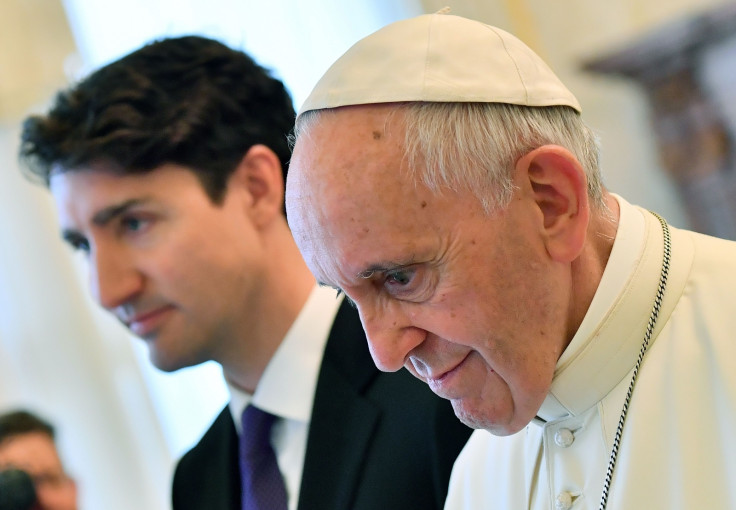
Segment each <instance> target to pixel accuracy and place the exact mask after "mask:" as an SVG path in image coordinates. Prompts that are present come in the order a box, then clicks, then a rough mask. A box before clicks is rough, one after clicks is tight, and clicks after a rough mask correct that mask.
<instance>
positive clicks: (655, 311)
mask: <svg viewBox="0 0 736 510" xmlns="http://www.w3.org/2000/svg"><path fill="white" fill-rule="evenodd" d="M652 214H653V215H654V216H655V217H656V218H657V219H658V220H659V223H661V224H662V233H663V234H664V257H663V260H662V273H661V274H660V276H659V286H658V287H657V295H656V297H655V298H654V306H653V307H652V313H651V314H650V315H649V323H648V324H647V331H646V333H645V334H644V343H643V344H642V346H641V349H640V350H639V358H638V359H637V360H636V365H634V374H633V375H632V376H631V382H630V383H629V390H628V391H627V392H626V400H625V401H624V407H623V409H622V410H621V417H620V418H619V420H618V426H617V427H616V435H615V436H614V438H613V448H612V449H611V457H610V458H609V460H608V468H606V479H605V482H604V483H603V493H602V494H601V504H600V506H599V507H598V508H599V510H605V509H606V504H607V503H608V493H609V491H610V489H611V479H612V478H613V469H614V468H615V467H616V457H617V456H618V448H619V445H620V444H621V434H622V433H623V430H624V421H626V413H628V411H629V404H630V403H631V395H632V394H633V393H634V384H635V383H636V376H637V375H638V374H639V368H640V367H641V362H642V360H643V359H644V354H645V353H646V352H647V349H648V348H649V341H650V340H651V338H652V332H653V331H654V325H655V324H656V323H657V317H658V316H659V310H660V309H661V307H662V298H663V297H664V289H665V287H666V286H667V276H668V275H669V272H670V256H671V254H672V244H671V240H670V229H669V227H668V226H667V222H666V221H664V219H662V217H661V216H660V215H659V214H657V213H654V212H653V213H652Z"/></svg>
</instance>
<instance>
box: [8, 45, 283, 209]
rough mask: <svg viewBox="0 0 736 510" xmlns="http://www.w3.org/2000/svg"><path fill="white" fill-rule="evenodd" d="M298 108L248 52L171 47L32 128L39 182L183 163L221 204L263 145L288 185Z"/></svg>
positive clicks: (97, 80) (23, 152) (87, 88)
mask: <svg viewBox="0 0 736 510" xmlns="http://www.w3.org/2000/svg"><path fill="white" fill-rule="evenodd" d="M294 118H295V112H294V107H293V102H292V99H291V97H290V95H289V93H288V92H287V90H286V88H285V87H284V85H283V83H281V81H279V80H277V79H275V78H274V77H272V76H271V74H270V72H269V71H267V70H266V69H264V68H263V67H261V66H259V65H258V64H256V63H255V62H254V61H253V59H251V58H250V57H249V56H248V55H246V54H245V53H243V52H241V51H236V50H233V49H231V48H229V47H227V46H225V45H224V44H222V43H220V42H217V41H214V40H212V39H207V38H204V37H199V36H186V37H178V38H170V39H163V40H159V41H156V42H153V43H150V44H148V45H146V46H143V47H142V48H140V49H139V50H137V51H135V52H133V53H130V54H129V55H127V56H125V57H123V58H121V59H119V60H117V61H115V62H113V63H111V64H109V65H107V66H105V67H103V68H101V69H99V70H97V71H96V72H94V73H92V74H91V75H89V76H88V77H87V78H85V79H84V80H82V81H81V82H79V83H78V84H76V85H75V86H73V87H71V88H70V89H68V90H65V91H62V92H60V93H59V94H58V95H57V96H56V99H55V102H54V104H53V106H52V108H51V109H50V111H49V112H48V113H47V114H46V115H39V116H31V117H29V118H27V119H26V120H25V121H24V123H23V131H22V135H21V146H20V157H21V159H22V160H23V161H24V162H25V163H26V166H27V168H28V170H30V172H31V173H30V175H29V177H31V178H37V179H39V178H40V180H41V181H42V182H44V183H45V184H46V185H47V186H48V184H49V177H50V175H51V173H52V172H65V171H70V170H72V171H77V170H84V169H85V168H87V167H91V166H92V165H97V164H103V165H106V166H107V167H109V168H110V169H112V170H113V171H115V172H119V173H120V174H132V173H144V172H148V171H151V170H153V169H155V168H157V167H159V166H161V165H163V164H166V163H174V164H178V165H182V166H185V167H188V168H189V169H191V170H192V171H193V172H194V173H195V174H196V175H197V176H198V177H199V179H200V182H201V183H202V185H203V187H204V189H205V191H206V192H207V194H208V195H209V196H210V198H211V199H212V201H213V202H216V203H217V202H220V200H221V199H222V195H223V194H224V190H225V187H226V185H227V180H228V177H229V176H230V174H231V173H232V172H233V171H234V170H235V168H236V166H237V164H238V163H239V162H240V160H241V159H242V157H243V156H244V155H245V153H246V152H247V151H248V149H249V148H250V147H251V146H253V145H255V144H264V145H266V146H268V147H269V148H270V149H271V150H273V151H274V152H275V153H276V155H277V156H278V157H279V159H280V160H281V165H282V168H283V172H284V179H285V178H286V170H287V166H288V162H289V157H290V150H289V146H288V142H287V136H288V134H289V132H290V131H291V129H292V126H293V124H294Z"/></svg>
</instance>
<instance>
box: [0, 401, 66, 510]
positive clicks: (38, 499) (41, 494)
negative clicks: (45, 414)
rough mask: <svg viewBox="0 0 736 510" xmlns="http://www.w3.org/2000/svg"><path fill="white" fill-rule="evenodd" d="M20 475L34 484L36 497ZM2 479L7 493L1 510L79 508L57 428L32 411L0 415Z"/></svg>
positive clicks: (1, 486) (1, 496)
mask: <svg viewBox="0 0 736 510" xmlns="http://www.w3.org/2000/svg"><path fill="white" fill-rule="evenodd" d="M20 472H24V473H26V474H27V475H28V476H29V477H30V480H32V482H33V488H34V489H35V497H34V495H33V491H31V490H29V489H28V487H27V486H26V485H25V480H26V478H25V477H23V475H21V474H20ZM3 475H5V476H3ZM0 477H2V478H3V482H2V483H1V484H0V492H6V493H5V494H0V510H10V509H11V508H12V509H13V510H22V509H23V508H25V509H28V510H30V509H34V510H76V508H77V486H76V483H75V481H74V480H73V479H72V478H71V477H70V476H69V475H68V474H67V472H66V470H65V469H64V465H63V463H62V461H61V457H60V456H59V452H58V450H57V448H56V442H55V431H54V427H53V426H52V425H51V424H50V423H49V422H47V421H46V420H44V419H42V418H40V417H38V416H37V415H35V414H33V413H31V412H29V411H26V410H16V411H11V412H7V413H4V414H2V415H0ZM34 500H35V501H34ZM3 506H7V508H3Z"/></svg>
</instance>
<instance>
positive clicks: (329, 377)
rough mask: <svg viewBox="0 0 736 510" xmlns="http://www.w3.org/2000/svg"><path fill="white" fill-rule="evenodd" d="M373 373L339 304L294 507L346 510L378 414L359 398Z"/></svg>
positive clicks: (353, 323)
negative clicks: (297, 498) (297, 502)
mask: <svg viewBox="0 0 736 510" xmlns="http://www.w3.org/2000/svg"><path fill="white" fill-rule="evenodd" d="M377 373H378V371H377V369H376V368H375V366H374V365H373V360H372V359H371V357H370V353H369V352H368V346H367V342H366V340H365V334H364V333H363V328H362V326H361V324H360V319H359V318H358V314H357V312H356V311H355V310H353V309H352V308H350V306H349V305H348V304H347V303H346V302H343V304H342V305H341V307H340V310H339V311H338V314H337V317H336V318H335V323H334V324H333V327H332V330H331V332H330V337H329V339H328V340H327V346H326V348H325V355H324V359H323V361H322V367H321V369H320V375H319V380H318V381H317V389H316V392H315V398H314V407H313V410H312V419H311V425H310V428H309V436H308V439H307V450H306V455H305V460H304V472H303V475H302V483H301V489H300V496H299V505H298V508H299V509H300V510H301V509H307V508H350V506H351V502H352V499H353V497H354V493H355V488H356V485H357V483H358V480H359V479H360V475H361V469H362V459H363V457H364V455H365V451H366V449H367V448H368V447H369V445H370V443H371V439H372V436H373V432H374V430H375V427H376V425H377V423H378V420H379V417H380V413H379V410H378V409H377V408H376V407H375V406H374V405H373V404H372V403H371V402H370V401H369V400H368V399H366V398H365V397H364V396H363V391H364V389H365V388H366V386H367V385H368V384H369V383H370V381H371V380H372V379H373V378H374V377H375V376H376V375H377Z"/></svg>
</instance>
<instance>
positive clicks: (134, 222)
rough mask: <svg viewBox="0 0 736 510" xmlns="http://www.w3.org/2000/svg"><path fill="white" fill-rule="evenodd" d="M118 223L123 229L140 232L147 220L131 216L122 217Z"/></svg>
mask: <svg viewBox="0 0 736 510" xmlns="http://www.w3.org/2000/svg"><path fill="white" fill-rule="evenodd" d="M120 223H121V225H122V227H123V229H124V230H126V231H128V232H140V231H141V230H143V229H144V228H145V227H146V225H148V223H149V222H148V220H144V219H141V218H137V217H134V216H131V217H128V218H123V219H122V220H121V221H120Z"/></svg>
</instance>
